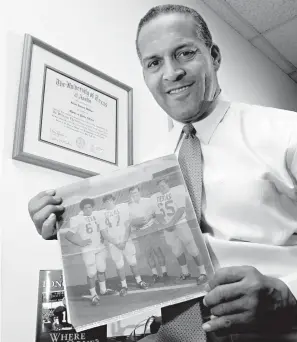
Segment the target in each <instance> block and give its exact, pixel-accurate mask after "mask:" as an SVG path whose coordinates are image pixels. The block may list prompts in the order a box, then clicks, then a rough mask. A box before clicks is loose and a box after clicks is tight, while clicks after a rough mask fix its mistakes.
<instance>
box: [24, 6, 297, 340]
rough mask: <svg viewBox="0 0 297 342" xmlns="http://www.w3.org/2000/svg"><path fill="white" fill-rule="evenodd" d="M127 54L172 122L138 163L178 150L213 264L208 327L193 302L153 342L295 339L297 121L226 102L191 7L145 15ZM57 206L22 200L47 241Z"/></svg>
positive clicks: (291, 115)
mask: <svg viewBox="0 0 297 342" xmlns="http://www.w3.org/2000/svg"><path fill="white" fill-rule="evenodd" d="M226 39H228V37H226ZM136 47H137V53H138V56H139V60H140V63H141V67H142V72H143V76H144V81H145V83H146V85H147V87H148V89H149V91H150V92H151V94H152V95H153V97H154V99H155V100H156V102H157V103H158V104H159V105H160V106H161V108H162V109H163V110H164V111H165V112H166V113H167V114H168V116H169V117H170V118H172V119H173V128H172V129H171V131H170V132H164V136H163V137H164V140H165V138H167V137H168V139H166V141H167V143H166V144H164V146H160V148H159V149H158V153H156V154H155V155H152V156H150V158H149V159H151V158H155V157H159V156H161V155H166V154H171V153H174V152H175V153H177V154H178V158H179V161H180V166H181V169H182V172H183V175H184V178H185V181H186V184H187V187H188V190H189V194H190V196H191V199H192V202H193V206H194V208H195V212H196V215H197V217H198V219H201V221H200V224H201V229H202V230H203V232H204V233H205V234H204V235H205V239H206V242H207V244H208V247H209V251H210V254H211V256H212V259H213V262H214V265H215V267H216V273H215V275H214V277H213V278H212V279H211V280H210V282H209V291H208V293H207V294H206V296H205V297H204V300H203V303H204V305H205V306H206V307H207V308H209V310H210V312H211V315H212V316H211V319H210V320H208V321H206V322H205V320H204V318H203V315H201V308H202V302H201V301H200V300H194V301H191V302H187V303H182V304H178V305H176V306H174V307H170V308H167V309H165V310H164V311H163V313H164V315H163V317H162V320H163V324H162V325H161V328H160V329H159V331H158V333H157V334H156V335H155V336H154V341H158V342H161V341H162V342H163V341H169V342H177V341H182V342H194V341H204V340H205V341H206V339H207V335H206V332H207V333H216V334H218V335H224V336H227V337H231V336H232V339H233V341H297V331H296V330H294V327H297V304H296V303H297V302H296V297H297V236H296V231H297V153H296V150H297V114H296V113H295V112H289V111H285V110H280V109H274V108H267V107H260V106H256V105H247V104H242V103H230V102H228V101H225V100H224V99H223V98H222V96H221V88H220V83H219V80H218V75H217V73H218V70H219V68H220V65H221V61H222V58H221V53H220V48H219V46H217V45H216V44H215V42H214V41H213V38H212V35H211V33H210V31H209V29H208V26H207V24H206V22H205V21H204V19H203V18H202V17H201V16H200V15H199V14H198V13H197V12H196V11H195V10H193V9H191V8H188V7H185V6H177V5H165V6H158V7H155V8H152V9H151V10H150V11H149V12H148V13H147V14H146V15H145V16H144V17H143V18H142V19H141V21H140V23H139V26H138V31H137V38H136ZM243 82H244V80H243ZM238 86H240V84H239V85H238ZM148 115H149V113H148ZM149 134H150V135H151V136H150V139H153V132H149ZM60 204H61V200H59V199H56V198H55V197H54V192H52V193H47V194H46V193H43V194H42V195H38V196H36V197H35V198H33V199H32V200H31V202H30V205H29V210H30V214H31V217H32V218H33V220H34V223H35V225H36V227H37V229H38V231H39V233H40V234H42V236H43V237H44V238H46V239H49V238H51V236H52V235H54V234H55V231H54V223H55V220H56V216H55V215H50V214H52V213H56V214H59V213H61V212H62V210H61V208H60V207H59V205H60ZM169 317H170V319H169ZM294 331H295V332H296V333H295V335H294ZM144 340H145V339H144ZM150 340H152V337H150Z"/></svg>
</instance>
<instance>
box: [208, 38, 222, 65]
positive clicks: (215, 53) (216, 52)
mask: <svg viewBox="0 0 297 342" xmlns="http://www.w3.org/2000/svg"><path fill="white" fill-rule="evenodd" d="M210 54H211V57H212V64H213V66H214V68H215V71H218V70H219V68H220V66H221V61H222V56H221V51H220V49H219V47H218V46H217V45H216V44H213V46H212V47H211V50H210Z"/></svg>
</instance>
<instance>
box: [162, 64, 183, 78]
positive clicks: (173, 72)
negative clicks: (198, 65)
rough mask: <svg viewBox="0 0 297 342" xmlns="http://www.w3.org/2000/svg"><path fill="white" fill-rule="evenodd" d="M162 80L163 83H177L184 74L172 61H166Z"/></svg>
mask: <svg viewBox="0 0 297 342" xmlns="http://www.w3.org/2000/svg"><path fill="white" fill-rule="evenodd" d="M164 67H165V68H164V73H163V79H164V81H172V82H174V81H179V80H180V79H182V78H183V77H184V76H185V74H186V72H185V70H184V69H183V68H182V67H181V66H180V65H179V64H178V63H176V62H174V61H167V63H165V65H164Z"/></svg>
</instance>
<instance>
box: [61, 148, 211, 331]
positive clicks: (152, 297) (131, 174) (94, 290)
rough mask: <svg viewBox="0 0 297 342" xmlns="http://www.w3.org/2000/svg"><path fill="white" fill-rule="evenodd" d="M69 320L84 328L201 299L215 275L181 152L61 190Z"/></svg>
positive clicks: (63, 252) (64, 273) (78, 328)
mask: <svg viewBox="0 0 297 342" xmlns="http://www.w3.org/2000/svg"><path fill="white" fill-rule="evenodd" d="M57 196H59V197H61V198H62V199H63V205H64V207H65V212H64V213H63V215H62V218H61V219H60V220H59V222H58V224H57V229H58V240H59V243H60V247H61V255H62V264H63V275H64V284H65V290H66V302H67V307H68V309H69V310H68V313H69V317H70V319H71V322H72V324H73V326H74V327H75V329H76V330H77V331H78V332H80V331H84V330H86V329H90V328H94V327H97V326H100V325H104V324H108V323H112V322H116V321H119V320H122V319H126V318H129V317H133V315H137V314H141V313H144V312H146V311H148V310H152V309H158V308H161V307H164V306H168V305H172V304H176V303H180V302H183V301H186V300H190V299H193V298H197V297H201V296H203V295H204V294H205V293H206V291H205V290H206V285H207V282H208V279H209V277H210V276H211V275H212V274H213V271H214V270H213V265H212V263H211V260H210V257H209V254H208V251H207V248H206V245H205V242H204V239H203V235H202V232H201V230H200V226H199V224H198V221H197V217H196V214H195V210H194V208H193V204H192V202H191V198H190V196H189V193H188V190H187V187H186V185H185V181H184V178H183V175H182V172H181V169H180V166H179V163H178V160H177V157H176V155H174V154H173V155H168V156H165V157H162V158H158V159H154V160H151V161H149V162H145V163H142V164H139V165H134V166H130V167H128V168H126V169H122V170H118V171H115V172H112V173H110V174H109V175H106V176H95V177H91V178H88V179H84V180H82V181H79V182H77V183H74V184H70V185H67V186H65V187H62V188H60V189H57Z"/></svg>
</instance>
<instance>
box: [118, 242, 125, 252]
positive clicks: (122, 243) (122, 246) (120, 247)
mask: <svg viewBox="0 0 297 342" xmlns="http://www.w3.org/2000/svg"><path fill="white" fill-rule="evenodd" d="M117 247H118V248H119V249H120V250H121V251H123V250H124V249H125V247H126V242H121V243H118V244H117Z"/></svg>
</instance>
